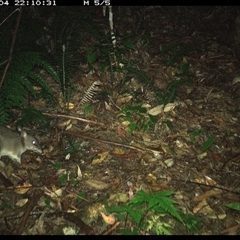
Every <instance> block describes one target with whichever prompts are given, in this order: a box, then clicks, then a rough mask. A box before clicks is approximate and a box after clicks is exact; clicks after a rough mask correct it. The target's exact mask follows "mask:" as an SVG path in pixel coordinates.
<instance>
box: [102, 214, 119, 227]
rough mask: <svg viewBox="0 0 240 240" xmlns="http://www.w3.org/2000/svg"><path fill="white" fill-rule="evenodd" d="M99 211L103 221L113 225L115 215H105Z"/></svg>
mask: <svg viewBox="0 0 240 240" xmlns="http://www.w3.org/2000/svg"><path fill="white" fill-rule="evenodd" d="M100 213H101V215H102V218H103V220H104V221H105V223H107V224H110V225H113V224H114V223H115V222H116V219H115V217H114V216H113V215H112V214H110V215H108V216H107V215H105V214H104V213H103V212H100Z"/></svg>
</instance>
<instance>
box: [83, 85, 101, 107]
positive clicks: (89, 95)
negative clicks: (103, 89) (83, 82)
mask: <svg viewBox="0 0 240 240" xmlns="http://www.w3.org/2000/svg"><path fill="white" fill-rule="evenodd" d="M101 85H102V83H101V82H100V81H95V82H94V83H93V84H92V85H91V86H90V87H89V88H88V90H87V92H86V93H85V94H84V96H83V98H82V100H81V101H80V105H83V104H86V103H89V102H90V101H91V100H92V98H93V96H94V95H96V94H97V93H98V92H99V90H100V88H99V86H101Z"/></svg>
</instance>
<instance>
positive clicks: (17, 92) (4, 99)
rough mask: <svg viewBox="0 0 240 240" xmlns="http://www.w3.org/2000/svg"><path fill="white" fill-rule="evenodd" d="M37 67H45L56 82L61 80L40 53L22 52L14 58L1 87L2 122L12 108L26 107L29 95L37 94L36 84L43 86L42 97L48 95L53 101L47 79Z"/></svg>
mask: <svg viewBox="0 0 240 240" xmlns="http://www.w3.org/2000/svg"><path fill="white" fill-rule="evenodd" d="M36 67H40V68H41V69H44V70H45V71H46V72H48V73H49V74H50V75H51V76H52V77H53V79H54V80H55V81H56V82H58V83H59V82H60V81H59V78H58V75H57V73H56V72H55V71H54V70H53V68H52V67H51V66H50V65H49V64H48V63H47V62H46V61H44V60H43V59H42V57H41V55H40V54H39V53H36V52H22V53H20V54H19V55H18V56H17V57H16V58H14V59H13V62H12V65H11V66H10V67H9V71H8V73H7V75H6V77H5V79H4V82H3V85H2V87H1V89H0V101H1V102H0V107H1V109H0V111H1V116H0V122H6V119H8V117H9V111H10V109H11V108H15V107H17V108H20V109H23V108H25V107H26V103H27V101H26V100H27V96H28V95H30V96H33V97H34V98H35V97H36V96H37V92H36V91H35V89H34V86H35V85H38V86H40V87H41V88H42V95H41V97H46V98H48V99H50V100H51V102H52V99H53V94H52V91H51V89H50V87H49V85H48V83H47V82H46V81H45V79H44V78H43V77H42V76H41V75H39V74H38V73H37V72H36V71H35V68H36Z"/></svg>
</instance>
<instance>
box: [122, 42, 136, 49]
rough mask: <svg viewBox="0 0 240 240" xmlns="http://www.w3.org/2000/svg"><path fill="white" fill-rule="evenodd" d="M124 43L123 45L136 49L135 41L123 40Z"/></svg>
mask: <svg viewBox="0 0 240 240" xmlns="http://www.w3.org/2000/svg"><path fill="white" fill-rule="evenodd" d="M122 45H123V46H124V47H127V48H130V49H132V50H135V47H134V45H133V43H131V42H129V41H123V42H122Z"/></svg>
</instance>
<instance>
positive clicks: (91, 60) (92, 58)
mask: <svg viewBox="0 0 240 240" xmlns="http://www.w3.org/2000/svg"><path fill="white" fill-rule="evenodd" d="M96 60H97V52H96V51H95V52H93V53H91V54H90V55H88V56H87V61H88V62H89V63H90V64H92V63H94V62H95V61H96Z"/></svg>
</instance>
